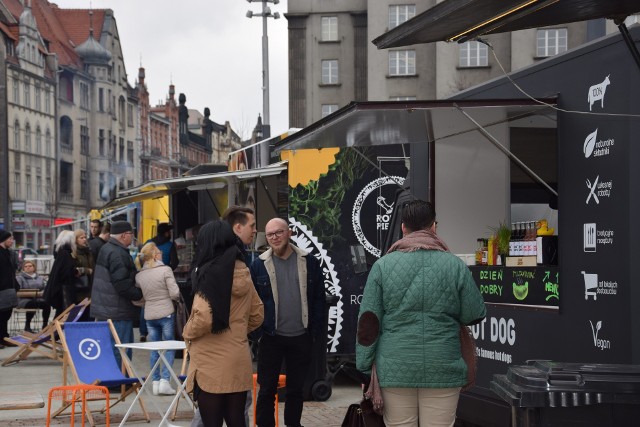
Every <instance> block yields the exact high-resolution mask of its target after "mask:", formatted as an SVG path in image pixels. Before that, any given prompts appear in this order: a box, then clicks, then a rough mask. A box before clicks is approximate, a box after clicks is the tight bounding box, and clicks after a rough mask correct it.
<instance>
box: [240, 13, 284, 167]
mask: <svg viewBox="0 0 640 427" xmlns="http://www.w3.org/2000/svg"><path fill="white" fill-rule="evenodd" d="M247 1H248V2H249V3H252V2H260V3H262V13H254V12H252V11H248V12H247V18H253V17H254V16H256V17H258V16H260V17H262V137H263V138H264V139H267V138H269V137H270V136H271V127H270V122H269V37H268V36H267V18H273V19H280V14H279V13H278V12H275V13H271V9H270V8H269V7H268V6H267V3H273V4H274V5H276V4H278V3H280V0H247ZM256 163H257V164H258V165H259V166H260V167H265V166H267V165H268V164H269V144H261V145H260V161H259V162H256Z"/></svg>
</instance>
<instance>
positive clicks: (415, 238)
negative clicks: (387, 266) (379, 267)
mask: <svg viewBox="0 0 640 427" xmlns="http://www.w3.org/2000/svg"><path fill="white" fill-rule="evenodd" d="M420 249H424V250H428V251H442V252H449V248H448V247H447V245H446V244H445V243H444V242H443V241H442V240H440V238H439V237H438V236H437V235H436V233H434V232H433V231H431V230H418V231H414V232H412V233H409V234H407V235H405V236H404V237H403V238H402V239H400V240H398V241H397V242H395V243H394V244H393V245H391V247H390V248H389V250H388V251H387V253H391V252H395V251H400V252H415V251H418V250H420Z"/></svg>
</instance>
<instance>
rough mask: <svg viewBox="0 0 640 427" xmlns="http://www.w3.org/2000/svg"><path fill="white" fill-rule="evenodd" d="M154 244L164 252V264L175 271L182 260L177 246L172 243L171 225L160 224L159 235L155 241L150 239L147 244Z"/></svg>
mask: <svg viewBox="0 0 640 427" xmlns="http://www.w3.org/2000/svg"><path fill="white" fill-rule="evenodd" d="M149 242H153V243H155V244H156V246H157V247H158V249H160V250H161V251H162V263H163V264H164V265H168V266H169V267H171V269H172V270H175V269H176V267H177V266H178V264H179V263H180V260H179V259H178V251H177V249H176V245H175V244H174V243H173V242H172V241H171V225H170V224H167V223H166V222H163V223H161V224H158V234H157V235H156V237H154V238H153V239H149V240H147V241H146V242H145V244H147V243H149Z"/></svg>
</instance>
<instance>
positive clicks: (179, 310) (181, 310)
mask: <svg viewBox="0 0 640 427" xmlns="http://www.w3.org/2000/svg"><path fill="white" fill-rule="evenodd" d="M173 308H174V309H175V312H176V322H175V337H176V340H178V341H183V340H184V337H183V336H182V331H183V330H184V327H185V325H186V324H187V320H188V319H189V312H188V310H187V305H186V304H185V302H184V298H182V294H180V298H179V299H178V300H177V301H174V302H173Z"/></svg>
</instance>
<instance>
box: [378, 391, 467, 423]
mask: <svg viewBox="0 0 640 427" xmlns="http://www.w3.org/2000/svg"><path fill="white" fill-rule="evenodd" d="M459 396H460V387H455V388H383V389H382V399H383V401H384V423H385V424H386V425H387V427H418V426H420V427H453V424H454V422H455V420H456V408H457V407H458V397H459Z"/></svg>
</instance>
